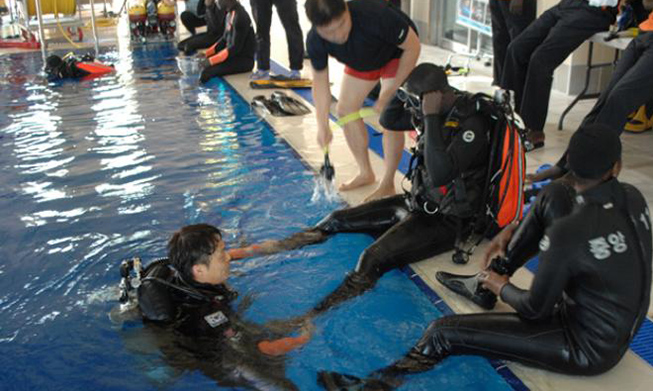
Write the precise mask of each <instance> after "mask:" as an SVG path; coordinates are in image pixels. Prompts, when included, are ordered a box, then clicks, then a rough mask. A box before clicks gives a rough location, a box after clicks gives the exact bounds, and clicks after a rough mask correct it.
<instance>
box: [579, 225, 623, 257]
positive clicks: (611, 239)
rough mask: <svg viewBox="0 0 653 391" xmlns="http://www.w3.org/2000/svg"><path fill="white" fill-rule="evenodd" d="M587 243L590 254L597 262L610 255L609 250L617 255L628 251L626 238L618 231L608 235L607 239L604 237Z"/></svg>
mask: <svg viewBox="0 0 653 391" xmlns="http://www.w3.org/2000/svg"><path fill="white" fill-rule="evenodd" d="M588 243H589V245H590V252H591V253H592V255H594V258H596V259H598V260H603V259H606V258H608V257H609V256H610V255H612V253H611V252H610V249H612V251H614V252H615V253H618V254H619V253H623V252H625V251H626V250H628V245H627V244H626V237H625V236H624V234H622V233H621V232H620V231H617V232H614V233H611V234H609V235H608V236H607V239H606V238H604V237H598V238H594V239H590V241H589V242H588Z"/></svg>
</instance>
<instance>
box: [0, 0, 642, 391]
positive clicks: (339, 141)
mask: <svg viewBox="0 0 653 391" xmlns="http://www.w3.org/2000/svg"><path fill="white" fill-rule="evenodd" d="M121 3H122V2H117V5H114V7H113V8H114V9H118V8H119V7H120V4H121ZM243 5H245V6H246V7H247V8H249V4H248V2H246V1H245V2H243ZM178 6H179V9H178V13H181V10H182V9H183V7H184V3H183V2H179V3H178ZM300 8H301V7H300ZM97 9H98V8H96V10H97ZM96 12H97V11H96ZM300 17H301V19H302V20H301V23H302V28H303V29H304V31H305V32H306V31H308V27H309V25H308V23H307V21H306V20H305V17H304V15H303V12H301V10H300ZM272 29H273V31H272V34H273V37H281V38H279V39H273V42H272V50H271V52H272V53H273V56H272V57H273V60H275V61H276V62H277V63H279V64H287V48H286V44H285V34H284V33H283V30H282V28H281V26H280V23H279V20H278V18H276V17H275V18H274V20H273V27H272ZM181 30H182V31H183V27H182V28H181ZM85 32H86V33H87V36H90V30H87V31H85ZM99 33H100V44H101V45H102V46H112V45H121V46H122V45H124V44H126V43H125V42H126V41H125V40H127V41H128V39H129V38H128V32H127V26H126V23H125V18H122V20H121V22H120V23H119V24H118V25H117V26H115V27H105V28H101V29H99ZM184 34H187V33H186V32H185V31H183V33H182V35H184ZM55 35H56V34H55ZM55 39H56V38H55ZM59 41H60V40H59ZM67 45H68V44H64V43H56V44H54V45H53V48H66V47H69V46H67ZM84 47H87V48H92V44H89V43H88V41H87V42H86V43H84ZM18 51H21V50H16V49H13V50H7V49H0V55H3V54H7V53H11V52H18ZM449 54H450V53H449V52H447V51H445V50H443V49H440V48H436V47H432V46H426V45H424V46H423V47H422V53H421V56H420V59H419V61H420V62H425V61H429V62H435V63H437V64H444V63H445V61H446V59H447V56H448V55H449ZM463 61H464V60H463ZM342 68H343V67H342V65H341V64H339V63H337V62H336V61H334V60H333V59H331V60H330V65H329V69H330V74H331V78H332V80H331V81H332V82H333V86H332V92H333V93H334V95H335V96H337V95H338V94H337V93H338V91H339V87H340V75H341V74H342ZM309 69H310V64H309V62H308V61H305V70H304V74H305V76H306V77H310V70H309ZM490 73H491V69H490V68H488V67H485V66H484V65H483V64H482V63H480V62H476V61H473V62H472V74H471V75H470V76H468V77H452V78H450V82H451V84H452V85H454V86H455V87H457V88H460V89H464V90H468V91H472V92H490V93H491V92H492V91H493V87H491V85H490V83H491V77H490ZM226 79H227V81H228V82H229V83H230V84H231V85H232V86H233V87H234V89H235V90H236V91H238V93H239V94H241V95H242V96H243V97H244V98H245V99H246V100H248V101H251V99H252V98H253V97H254V96H255V95H260V94H265V95H269V94H270V93H271V92H272V90H252V89H251V88H250V87H249V74H241V75H234V76H229V77H227V78H226ZM287 93H289V94H294V96H295V97H296V98H298V99H302V97H301V96H299V95H296V94H295V93H294V92H292V91H287ZM572 98H573V97H570V96H567V95H564V94H561V93H558V92H555V91H554V92H553V93H552V101H551V105H550V109H549V115H548V118H547V124H546V134H547V140H546V142H547V145H546V147H545V148H543V149H540V150H537V151H534V152H531V153H529V154H528V155H527V164H528V172H533V171H534V170H535V169H536V168H537V167H539V166H540V165H541V164H544V163H553V162H555V161H556V160H557V159H558V157H559V156H560V155H561V154H562V152H563V151H564V150H565V147H566V145H567V143H568V141H569V137H570V136H571V134H572V131H573V130H574V129H575V128H577V126H578V125H579V124H580V121H581V120H582V118H583V116H584V115H585V114H586V113H587V112H588V111H589V109H590V108H591V106H592V105H593V103H594V102H593V101H584V102H580V103H579V104H578V105H577V106H576V107H575V108H574V110H572V112H571V113H570V114H569V115H568V116H567V118H566V121H565V130H563V131H561V132H559V131H557V130H556V125H557V120H558V118H559V116H560V114H561V113H562V110H563V109H564V108H565V107H566V106H567V104H568V103H569V102H570V101H571V99H572ZM307 105H308V106H309V107H311V108H312V107H313V106H312V104H310V102H307ZM332 113H334V110H333V107H332ZM265 120H266V121H267V122H268V123H269V124H270V125H271V126H272V128H273V129H274V130H275V131H276V132H277V133H278V134H279V135H280V136H282V137H283V138H284V139H285V140H287V142H288V143H289V144H290V145H291V146H292V147H293V148H294V149H295V150H296V151H297V152H298V153H299V155H300V156H301V157H302V159H303V160H304V161H305V162H306V163H307V164H309V165H310V166H311V167H312V168H313V169H315V170H318V169H319V167H320V165H321V164H322V160H323V155H322V151H321V149H320V148H319V147H318V145H317V142H316V132H317V127H316V121H315V117H314V116H313V115H311V114H309V115H306V116H301V117H272V116H267V117H265ZM366 123H367V124H368V125H370V126H372V127H374V128H375V129H377V130H379V131H380V128H379V127H378V120H377V118H371V119H369V120H368V119H366ZM334 126H335V125H334ZM407 140H409V139H408V138H407ZM622 141H623V146H624V147H623V155H624V170H623V171H622V174H621V177H620V179H621V180H623V181H625V182H629V183H631V184H633V185H635V186H637V187H638V188H639V189H640V191H642V193H643V194H644V196H645V198H646V199H647V201H648V202H649V204H651V205H653V180H652V178H653V156H652V155H651V153H650V145H653V132H648V133H645V134H639V135H633V134H624V135H623V136H622ZM411 142H412V140H409V141H408V142H407V145H406V146H407V148H408V147H409V146H410V144H411ZM647 145H648V146H649V147H647ZM330 154H331V160H332V162H333V164H334V166H335V168H336V172H337V177H336V185H338V184H340V183H341V182H342V181H345V180H348V179H349V178H351V177H352V176H354V175H355V173H356V164H355V162H354V160H353V156H352V155H351V153H350V152H349V149H348V147H347V145H346V142H345V139H344V135H343V133H342V132H341V131H334V141H333V144H332V146H331V152H330ZM370 158H371V159H372V165H373V166H374V169H375V172H376V174H377V178H380V177H381V175H382V172H383V160H382V159H381V158H380V157H379V156H378V155H377V153H376V152H374V151H370ZM402 179H403V174H402V173H400V172H397V173H396V175H395V184H396V187H397V189H398V190H399V189H401V182H402ZM375 187H376V184H375V185H370V186H366V187H363V188H361V189H358V190H355V191H349V192H343V193H342V194H341V196H342V198H343V199H345V200H346V201H347V202H348V203H349V204H350V205H357V204H359V203H360V202H362V200H363V199H364V198H365V197H366V196H367V195H368V194H369V193H371V192H372V191H373V190H374V189H375ZM485 245H486V243H483V244H482V245H481V246H480V248H478V249H477V250H476V252H475V255H474V256H472V259H471V261H470V263H469V264H467V265H465V266H460V265H455V264H453V263H452V262H451V254H450V253H446V254H443V255H440V256H437V257H433V258H431V259H428V260H425V261H422V262H419V263H416V264H414V265H412V269H413V270H414V271H415V273H416V274H417V275H419V277H420V278H421V279H422V280H423V281H424V282H425V283H426V284H427V285H428V286H429V287H430V288H431V289H432V290H433V291H434V292H435V293H436V294H437V295H438V296H439V297H440V298H442V300H444V302H445V303H446V305H447V306H448V307H450V308H451V309H452V310H453V311H454V312H456V313H471V312H479V311H482V310H481V309H480V308H479V307H477V306H475V305H474V304H471V303H469V302H467V301H464V300H461V299H460V298H459V297H456V296H455V295H453V294H450V293H448V292H447V291H446V290H444V289H443V287H442V286H441V285H439V283H437V282H436V281H435V278H434V274H435V272H436V271H438V270H445V271H451V272H456V273H474V272H475V271H477V270H478V269H477V268H478V266H477V265H478V263H479V261H480V254H482V252H483V248H484V246H485ZM531 279H532V273H531V272H530V271H528V270H526V268H522V269H521V270H520V271H518V272H517V273H516V275H515V276H514V278H513V280H512V281H513V282H515V283H516V284H517V285H519V286H521V287H528V286H529V284H530V281H531ZM651 308H653V304H652V307H651ZM510 310H511V309H510V308H509V307H507V306H506V305H505V304H504V303H502V302H499V303H498V305H497V307H496V309H495V310H494V311H510ZM652 314H653V310H651V309H649V318H650V317H651V315H652ZM649 321H650V320H649ZM649 346H651V348H653V342H651V345H649ZM649 355H650V356H653V354H649ZM649 360H650V358H649ZM508 367H509V369H510V370H511V371H512V372H513V373H514V374H515V375H516V376H517V377H518V378H519V379H520V380H521V381H522V382H523V383H524V385H526V386H527V387H528V388H530V389H533V390H588V391H589V390H597V389H599V390H615V391H621V390H649V389H651V387H652V386H651V385H652V384H653V368H652V367H651V365H650V364H649V363H648V362H646V361H645V360H644V359H643V358H642V357H640V356H639V355H638V354H636V353H634V352H633V351H629V352H628V353H627V354H626V356H625V357H624V359H623V360H622V361H621V362H620V363H619V364H618V365H617V366H616V367H615V368H614V369H612V370H610V371H609V372H607V373H605V374H603V375H600V376H595V377H575V376H565V375H559V374H553V373H550V372H547V371H542V370H537V369H532V368H529V367H525V366H522V365H519V364H514V363H510V364H508Z"/></svg>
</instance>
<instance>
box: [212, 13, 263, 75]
mask: <svg viewBox="0 0 653 391" xmlns="http://www.w3.org/2000/svg"><path fill="white" fill-rule="evenodd" d="M217 7H218V8H219V9H220V10H224V11H225V12H226V16H225V26H224V33H223V34H222V38H220V40H219V41H218V42H216V43H215V44H213V45H212V46H211V47H209V48H208V49H207V50H206V52H205V53H204V54H205V56H206V59H205V61H204V66H205V68H204V70H203V71H202V74H201V75H200V81H201V82H202V83H206V82H207V81H209V80H210V79H211V78H213V77H218V76H226V75H233V74H236V73H243V72H251V71H252V69H254V54H255V52H256V36H255V34H254V28H253V27H252V21H251V19H250V18H249V15H248V14H247V11H245V8H243V6H242V5H241V4H240V3H239V2H238V0H217Z"/></svg>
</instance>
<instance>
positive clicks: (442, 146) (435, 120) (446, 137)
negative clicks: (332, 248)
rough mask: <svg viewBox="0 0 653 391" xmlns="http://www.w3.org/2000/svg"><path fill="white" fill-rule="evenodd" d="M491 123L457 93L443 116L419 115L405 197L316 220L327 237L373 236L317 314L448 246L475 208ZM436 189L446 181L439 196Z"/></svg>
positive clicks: (483, 181)
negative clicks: (420, 123) (415, 159)
mask: <svg viewBox="0 0 653 391" xmlns="http://www.w3.org/2000/svg"><path fill="white" fill-rule="evenodd" d="M445 123H446V125H445ZM489 126H490V122H489V119H488V118H485V117H484V116H483V115H482V114H481V113H479V112H477V111H476V108H475V104H474V103H473V99H472V98H471V95H469V94H467V93H460V94H459V96H458V98H457V100H456V103H455V105H454V108H453V109H452V110H451V111H450V113H449V115H447V116H438V115H429V116H426V117H425V118H424V127H423V128H424V134H423V135H422V136H421V137H420V140H419V142H418V145H419V147H418V148H419V150H420V151H423V156H422V157H419V158H418V162H417V168H416V169H415V172H414V175H413V190H412V193H411V194H407V195H397V196H394V197H389V198H384V199H381V200H377V201H372V202H368V203H365V204H362V205H360V206H356V207H353V208H347V209H342V210H338V211H335V212H333V213H332V214H331V215H329V216H328V217H327V218H325V219H324V220H323V221H322V222H320V223H319V224H318V225H317V227H316V228H317V229H318V230H320V231H321V232H322V233H324V234H325V235H332V234H336V233H340V232H364V233H368V234H371V235H373V236H375V237H376V238H377V239H376V241H375V242H374V243H372V244H371V245H370V246H369V247H368V248H367V249H365V251H363V254H361V256H360V258H359V261H358V264H357V265H356V269H355V271H354V272H353V273H350V274H349V275H348V276H347V278H346V279H345V281H344V282H343V283H342V284H341V286H339V287H338V288H337V289H336V290H335V291H334V292H332V293H331V294H330V295H328V296H327V297H326V298H325V299H324V300H322V301H321V302H320V303H319V304H318V305H317V306H316V307H315V311H316V312H322V311H325V310H327V309H329V308H330V307H332V306H334V305H337V304H339V303H340V302H342V301H345V300H347V299H349V298H352V297H354V296H357V295H360V294H362V293H363V292H364V291H366V290H367V289H370V288H371V287H373V286H374V284H375V283H376V281H377V280H378V279H379V278H380V277H381V276H382V275H383V274H384V273H386V272H387V271H389V270H391V269H394V268H397V267H401V266H405V265H408V264H410V263H413V262H417V261H420V260H423V259H426V258H429V257H432V256H434V255H437V254H440V253H443V252H445V251H449V250H451V249H452V248H453V247H454V244H455V241H456V236H457V232H458V228H461V227H462V229H463V230H464V227H468V226H469V222H470V221H471V220H472V218H473V216H474V212H475V211H477V210H479V206H480V203H481V198H482V187H483V185H484V183H485V173H486V172H487V162H488V149H489V143H488V139H487V134H488V128H489ZM420 155H421V153H420ZM440 186H446V188H447V190H448V191H447V193H446V195H445V196H442V195H441V192H440V189H439V187H440ZM436 210H437V211H436ZM322 239H323V238H322ZM303 244H306V243H303Z"/></svg>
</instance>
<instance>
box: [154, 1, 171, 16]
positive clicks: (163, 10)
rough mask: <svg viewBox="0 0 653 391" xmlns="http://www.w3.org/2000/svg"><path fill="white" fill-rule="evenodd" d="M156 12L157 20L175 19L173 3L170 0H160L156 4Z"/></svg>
mask: <svg viewBox="0 0 653 391" xmlns="http://www.w3.org/2000/svg"><path fill="white" fill-rule="evenodd" d="M157 14H158V16H159V20H174V19H175V3H174V1H172V0H161V1H159V5H157Z"/></svg>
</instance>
